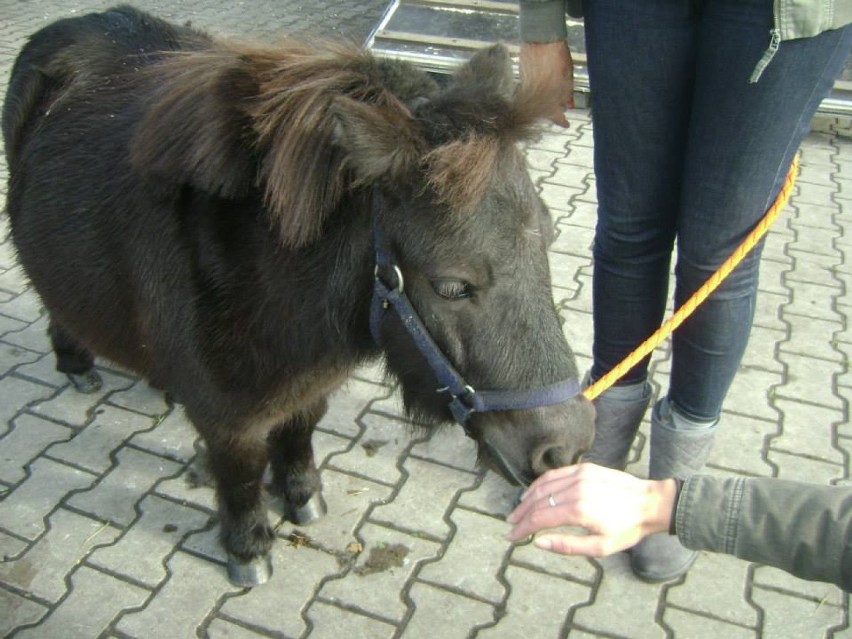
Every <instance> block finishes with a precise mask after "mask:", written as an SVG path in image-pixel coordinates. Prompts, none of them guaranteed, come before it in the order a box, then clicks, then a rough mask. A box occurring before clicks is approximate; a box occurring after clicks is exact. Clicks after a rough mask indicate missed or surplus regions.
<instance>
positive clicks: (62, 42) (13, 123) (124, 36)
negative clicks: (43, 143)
mask: <svg viewBox="0 0 852 639" xmlns="http://www.w3.org/2000/svg"><path fill="white" fill-rule="evenodd" d="M209 42H210V40H209V38H208V37H207V36H206V35H205V34H203V33H200V32H198V31H194V30H192V29H190V28H188V27H176V26H175V25H172V24H169V23H168V22H165V21H163V20H160V19H158V18H154V17H153V16H150V15H148V14H145V13H142V12H140V11H138V10H137V9H135V8H133V7H131V6H127V5H121V6H118V7H115V8H113V9H111V10H109V11H106V12H104V13H92V14H88V15H84V16H80V17H76V18H67V19H65V20H60V21H58V22H54V23H52V24H50V25H48V26H47V27H45V28H44V29H41V30H40V31H38V32H37V33H35V34H34V35H33V36H32V37H31V38H30V40H29V41H28V42H27V44H26V45H25V46H24V48H23V49H22V50H21V53H20V54H19V55H18V57H17V59H16V61H15V64H14V66H13V68H12V74H11V77H10V80H9V86H8V89H7V91H6V99H5V101H4V104H3V115H2V130H3V139H4V150H5V153H6V160H7V162H8V163H9V165H10V166H11V165H13V164H14V162H15V159H16V157H17V155H18V152H19V151H20V148H21V145H22V144H24V143H25V141H26V139H27V137H28V135H29V133H30V131H31V130H32V128H33V126H34V125H35V123H36V121H37V118H38V117H40V116H44V115H45V114H47V113H48V112H49V109H50V105H51V103H52V102H53V101H54V100H55V99H56V98H57V97H58V96H59V95H60V94H61V92H62V91H63V90H64V89H65V88H66V87H67V86H68V84H69V83H70V82H71V81H72V80H74V79H77V80H80V79H83V78H86V77H90V78H98V77H109V76H112V75H115V74H116V72H121V71H122V70H123V69H122V68H121V67H122V66H124V67H125V68H126V67H127V65H128V64H131V63H132V62H131V60H135V61H136V62H138V64H139V65H140V66H142V65H144V64H147V63H149V62H150V61H151V59H152V58H153V56H155V55H156V52H162V51H175V50H186V49H198V48H203V47H205V46H206V45H207V44H209ZM128 56H133V58H129V57H128Z"/></svg>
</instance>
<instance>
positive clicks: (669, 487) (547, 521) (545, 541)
mask: <svg viewBox="0 0 852 639" xmlns="http://www.w3.org/2000/svg"><path fill="white" fill-rule="evenodd" d="M676 493H677V487H676V484H675V481H674V480H673V479H666V480H663V481H652V480H647V479H639V478H637V477H634V476H633V475H630V474H628V473H624V472H621V471H618V470H612V469H610V468H603V467H601V466H596V465H594V464H587V463H584V464H579V465H577V466H565V467H564V468H558V469H556V470H551V471H549V472H547V473H545V474H544V475H542V476H541V477H539V478H538V479H536V480H535V481H534V482H533V483H532V485H530V487H529V488H528V489H527V491H526V492H525V493H524V495H523V498H522V500H521V503H520V504H519V505H518V507H517V508H515V510H514V511H513V512H512V513H510V514H509V517H508V520H509V523H511V524H514V526H513V528H512V530H511V532H510V533H509V539H510V540H512V541H517V540H520V539H523V538H525V537H528V536H529V535H532V534H535V533H537V532H539V531H541V530H548V529H552V528H558V527H562V526H571V527H580V528H584V529H585V531H586V533H587V534H582V532H577V533H573V532H572V533H569V532H551V533H547V534H545V535H541V536H539V537H536V539H535V545H536V546H538V547H539V548H543V549H545V550H551V551H553V552H557V553H560V554H563V555H587V556H590V557H604V556H606V555H609V554H612V553H614V552H618V551H620V550H624V549H625V548H630V547H632V546H634V545H635V544H636V543H638V542H639V541H640V540H641V539H642V538H643V537H645V536H646V535H649V534H651V533H654V532H661V531H664V530H668V529H669V524H670V521H671V517H672V510H673V508H674V501H675V498H676Z"/></svg>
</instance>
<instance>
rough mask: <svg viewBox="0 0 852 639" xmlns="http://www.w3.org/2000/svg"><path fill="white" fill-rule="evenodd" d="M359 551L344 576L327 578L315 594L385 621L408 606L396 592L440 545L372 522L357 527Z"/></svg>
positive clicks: (397, 616) (395, 618)
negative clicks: (360, 546)
mask: <svg viewBox="0 0 852 639" xmlns="http://www.w3.org/2000/svg"><path fill="white" fill-rule="evenodd" d="M358 536H359V539H360V540H361V543H362V544H363V548H364V549H363V551H362V552H361V553H360V554H359V555H358V558H357V560H356V562H355V565H354V567H353V568H352V570H350V571H349V572H348V573H347V574H346V575H345V576H344V577H342V578H340V579H331V580H329V581H327V582H325V584H324V585H323V587H322V588H321V589H320V591H319V593H318V595H319V596H320V597H321V598H322V599H323V600H325V601H329V602H332V603H335V604H337V605H340V606H343V607H345V608H353V609H357V610H362V611H365V612H367V613H370V614H371V615H373V616H375V617H377V618H382V619H386V620H389V621H394V622H398V621H402V620H403V618H404V617H405V615H406V613H407V610H408V606H407V605H406V602H405V601H404V600H402V599H401V597H400V592H401V591H402V589H403V586H404V585H405V583H406V582H407V581H408V580H409V579H410V578H411V576H412V575H413V574H414V572H415V571H416V570H417V568H418V566H419V564H420V562H422V561H423V560H429V559H433V558H435V557H436V556H437V555H438V552H439V549H440V546H439V545H438V544H437V543H435V542H433V541H429V540H427V539H423V538H420V537H415V536H413V535H408V534H405V533H402V532H399V531H397V530H392V529H390V528H385V527H384V526H378V525H375V524H372V523H370V524H366V525H364V526H362V527H361V528H360V529H359V530H358Z"/></svg>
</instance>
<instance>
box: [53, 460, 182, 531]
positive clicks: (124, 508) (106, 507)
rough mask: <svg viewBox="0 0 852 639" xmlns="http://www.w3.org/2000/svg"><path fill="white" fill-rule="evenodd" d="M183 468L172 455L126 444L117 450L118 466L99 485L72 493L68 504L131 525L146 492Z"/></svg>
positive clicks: (103, 517) (91, 513)
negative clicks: (154, 452) (143, 449)
mask: <svg viewBox="0 0 852 639" xmlns="http://www.w3.org/2000/svg"><path fill="white" fill-rule="evenodd" d="M180 468H181V466H180V465H179V464H176V463H175V462H173V461H169V460H168V459H164V458H162V457H158V456H156V455H151V454H150V453H146V452H143V451H140V450H135V449H133V448H124V449H122V450H120V451H118V452H117V453H116V454H115V466H113V467H112V468H111V469H110V470H109V472H107V473H105V474H104V475H103V477H102V478H101V480H100V481H99V482H98V484H97V485H96V486H94V487H93V488H91V489H89V490H85V491H82V492H78V493H77V494H75V495H73V496H71V497H70V498H69V499H68V501H67V504H68V505H69V506H71V507H73V508H77V509H79V510H82V511H84V512H86V513H89V514H90V515H92V516H93V517H97V518H98V519H103V520H106V521H111V522H114V523H117V524H119V525H121V526H127V525H129V524H130V523H131V522H132V521H133V520H134V519H136V516H137V513H136V502H137V501H139V499H141V497H142V495H143V494H145V493H146V492H148V491H149V490H150V489H151V487H152V486H153V485H154V484H155V483H156V482H157V481H158V480H159V479H161V478H163V477H168V476H171V475H174V474H175V473H177V472H178V471H179V470H180Z"/></svg>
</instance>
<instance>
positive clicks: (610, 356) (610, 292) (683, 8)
mask: <svg viewBox="0 0 852 639" xmlns="http://www.w3.org/2000/svg"><path fill="white" fill-rule="evenodd" d="M584 7H585V32H586V49H587V53H588V60H589V79H590V83H591V90H592V96H593V98H592V99H593V105H592V121H593V128H594V140H595V178H596V181H597V195H598V222H597V229H596V233H595V244H594V258H595V261H594V276H593V298H594V329H595V341H594V348H593V351H594V364H593V368H592V377H593V378H594V379H597V378H599V377H601V376H603V375H604V374H606V373H607V372H608V371H609V370H610V369H611V368H613V367H614V366H615V365H616V364H618V363H619V362H620V361H621V360H622V359H623V358H624V357H625V356H626V355H627V354H628V353H629V352H630V351H632V350H633V349H634V348H635V347H636V346H638V345H639V344H640V343H641V342H642V341H644V339H645V338H647V337H648V336H649V335H650V334H651V333H653V332H654V331H655V330H656V329H657V328H658V327H659V325H660V322H661V321H662V317H663V314H664V312H665V306H666V298H667V291H668V277H669V268H670V260H671V253H672V247H673V243H674V237H675V229H676V217H677V209H678V204H679V201H680V184H681V179H682V173H683V165H684V154H685V151H686V149H685V148H684V144H683V141H684V139H685V138H686V134H687V129H688V125H689V112H690V108H689V103H690V98H691V95H692V90H693V74H692V69H693V68H694V65H695V59H696V55H697V40H696V33H697V31H696V29H697V21H696V12H695V10H694V7H693V6H692V3H691V2H684V1H683V0H643V1H642V2H636V1H635V0H587V1H586V2H585V5H584ZM647 367H648V361H647V358H646V360H645V361H644V362H642V363H640V364H638V365H637V366H636V367H634V369H633V370H631V371H630V372H629V373H628V374H627V375H626V376H625V377H624V378H623V379H622V381H621V383H622V384H635V383H637V382H641V381H642V380H644V379H645V378H646V376H647Z"/></svg>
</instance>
